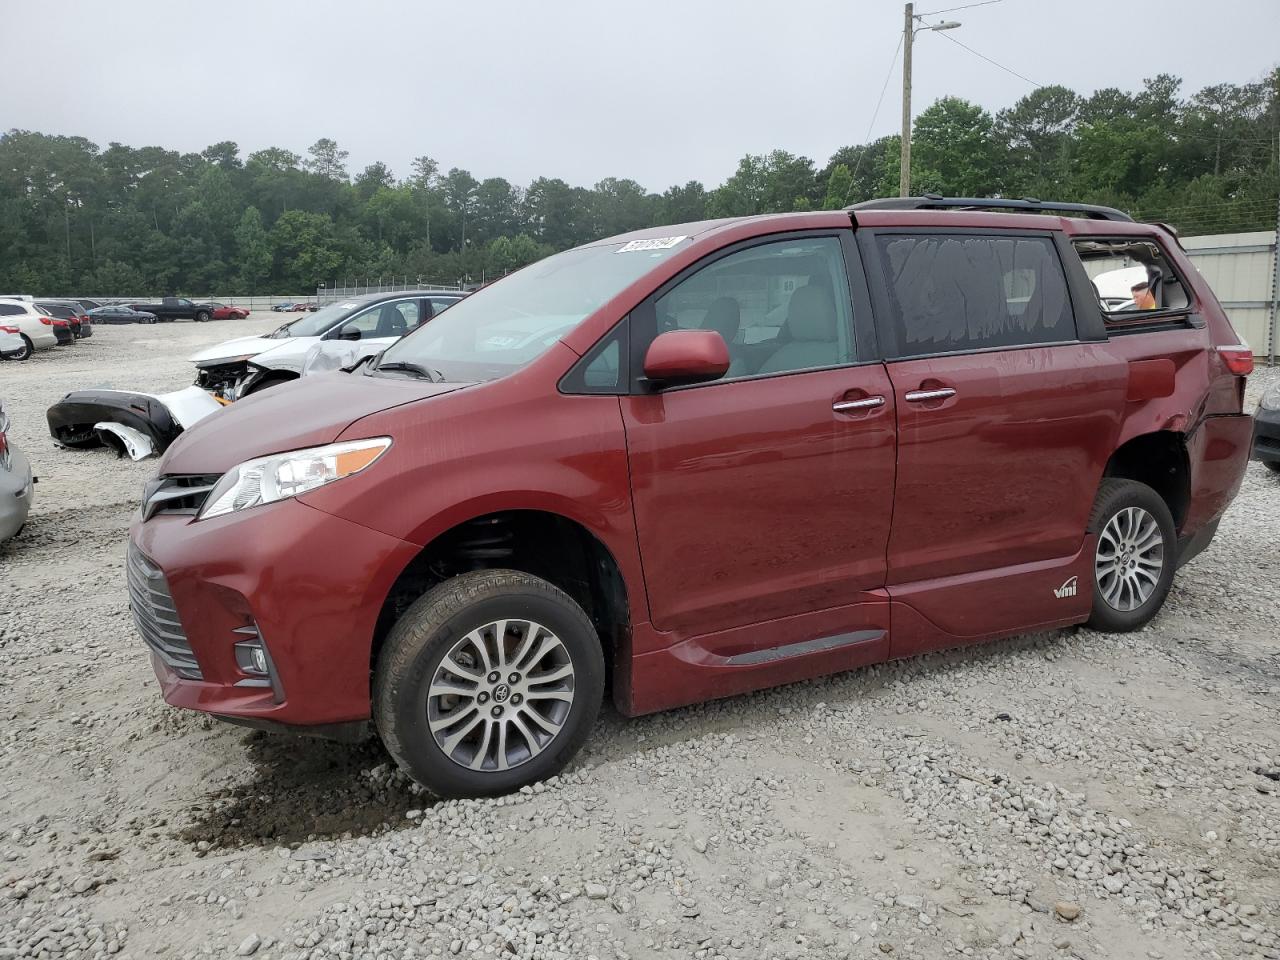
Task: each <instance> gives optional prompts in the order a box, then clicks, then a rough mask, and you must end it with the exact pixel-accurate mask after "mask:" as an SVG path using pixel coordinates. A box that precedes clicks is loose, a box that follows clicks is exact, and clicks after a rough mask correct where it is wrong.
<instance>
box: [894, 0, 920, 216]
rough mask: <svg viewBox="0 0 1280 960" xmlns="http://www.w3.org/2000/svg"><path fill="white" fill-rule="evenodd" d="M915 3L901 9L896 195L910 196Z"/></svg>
mask: <svg viewBox="0 0 1280 960" xmlns="http://www.w3.org/2000/svg"><path fill="white" fill-rule="evenodd" d="M915 19H916V18H915V4H913V3H908V4H907V6H906V9H905V10H904V11H903V26H902V160H901V172H900V173H899V174H898V196H900V197H909V196H911V43H912V41H913V40H915V37H916V29H915Z"/></svg>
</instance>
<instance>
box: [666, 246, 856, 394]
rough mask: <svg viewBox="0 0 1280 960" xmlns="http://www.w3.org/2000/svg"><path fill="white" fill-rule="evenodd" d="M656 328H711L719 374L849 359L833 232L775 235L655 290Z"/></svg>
mask: <svg viewBox="0 0 1280 960" xmlns="http://www.w3.org/2000/svg"><path fill="white" fill-rule="evenodd" d="M655 312H656V315H657V316H656V319H657V328H658V332H659V333H661V332H662V331H664V330H690V329H701V330H714V331H715V332H716V333H718V334H720V336H722V337H723V338H724V340H725V343H726V344H728V347H729V360H730V364H729V372H728V373H727V374H726V375H725V378H724V379H736V378H740V377H754V376H765V375H769V374H775V373H788V372H791V371H795V370H809V369H819V368H822V367H834V366H840V365H841V364H845V363H850V362H852V361H853V360H854V359H855V355H854V345H853V335H852V333H853V311H852V307H851V304H850V301H849V281H848V278H847V276H846V274H845V268H844V256H843V252H842V250H841V246H840V241H839V239H838V238H836V237H815V238H813V239H802V240H780V241H777V242H775V243H765V244H760V245H758V246H753V247H747V248H746V249H744V250H739V251H737V252H736V253H731V254H729V255H728V256H726V257H722V258H721V259H719V260H716V261H714V262H713V263H711V264H709V265H708V266H706V267H703V268H702V269H701V270H699V271H698V272H696V273H694V274H693V275H692V276H690V277H688V278H686V279H685V280H683V281H681V282H680V283H679V284H678V285H676V286H675V287H673V288H672V289H671V290H669V291H668V292H667V293H666V294H664V295H663V296H662V297H660V298H659V299H658V300H657V302H656V304H655Z"/></svg>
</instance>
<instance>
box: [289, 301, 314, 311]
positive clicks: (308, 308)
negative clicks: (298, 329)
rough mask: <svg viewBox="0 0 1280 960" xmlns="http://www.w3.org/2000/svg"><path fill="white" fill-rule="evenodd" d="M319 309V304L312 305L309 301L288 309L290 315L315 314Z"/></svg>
mask: <svg viewBox="0 0 1280 960" xmlns="http://www.w3.org/2000/svg"><path fill="white" fill-rule="evenodd" d="M319 309H320V304H318V303H312V302H310V301H305V300H304V301H303V302H301V303H295V304H294V305H293V306H292V307H290V308H289V310H290V312H292V313H315V312H316V311H317V310H319Z"/></svg>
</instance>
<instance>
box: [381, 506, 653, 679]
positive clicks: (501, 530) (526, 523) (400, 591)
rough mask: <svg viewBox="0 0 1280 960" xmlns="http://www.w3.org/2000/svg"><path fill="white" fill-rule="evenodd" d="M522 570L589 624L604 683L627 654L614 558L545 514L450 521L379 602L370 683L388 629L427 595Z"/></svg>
mask: <svg viewBox="0 0 1280 960" xmlns="http://www.w3.org/2000/svg"><path fill="white" fill-rule="evenodd" d="M483 569H509V570H520V571H522V572H524V573H529V574H532V575H534V576H537V577H541V578H542V579H544V580H546V581H548V582H549V583H552V584H554V585H555V586H557V587H559V588H560V589H561V590H563V591H564V592H565V593H567V594H568V595H569V596H570V597H571V598H572V599H573V600H574V601H575V602H576V603H577V604H578V605H579V606H581V607H582V609H583V610H584V611H585V612H586V614H587V616H588V617H589V618H590V620H591V622H592V624H593V625H594V626H595V628H596V633H597V635H598V636H599V638H600V642H601V644H602V646H603V652H604V658H605V664H606V671H607V674H606V675H607V676H608V677H609V678H610V679H611V678H612V676H613V674H614V672H615V670H616V669H617V668H618V667H619V666H621V665H622V664H623V659H622V658H624V657H627V656H629V654H630V626H631V623H632V617H631V604H632V603H633V602H635V600H636V599H637V598H633V597H632V596H631V595H630V592H629V590H628V586H627V581H626V577H625V576H624V574H623V572H622V567H621V566H620V564H619V563H618V559H617V557H616V556H615V555H614V552H613V551H612V550H610V549H609V547H608V546H607V545H606V544H605V542H604V541H603V540H602V539H601V538H600V537H599V536H598V535H597V534H596V533H594V532H593V531H592V530H590V529H589V528H588V526H587V525H586V524H584V523H582V522H581V521H580V520H578V519H574V518H572V517H570V516H568V515H567V514H566V513H562V512H556V511H553V510H547V509H535V508H517V509H502V510H478V511H476V512H474V513H473V514H472V515H469V516H467V517H466V518H465V519H461V520H457V519H453V520H452V522H451V525H450V526H448V527H447V529H444V530H441V531H440V532H439V533H437V534H436V535H435V536H433V537H432V538H431V539H430V541H429V542H427V543H426V544H425V545H424V546H423V547H422V548H421V550H419V551H418V553H417V555H416V556H414V557H413V558H412V559H411V560H410V561H409V562H408V563H407V564H406V565H405V567H404V569H402V570H401V572H400V574H399V576H397V577H396V579H395V581H394V582H393V583H392V585H391V588H390V589H389V590H388V591H387V593H386V596H385V597H384V598H383V600H382V605H381V608H380V610H379V613H378V618H377V623H376V626H375V627H374V634H373V640H372V643H371V645H370V651H369V666H370V678H371V682H372V676H373V670H374V667H375V665H376V664H377V662H378V656H379V654H380V652H381V650H382V647H383V645H384V643H385V642H386V639H387V636H388V634H389V633H390V632H391V628H392V627H393V626H394V625H395V623H396V621H397V620H399V618H400V617H401V616H402V615H403V613H404V612H405V610H407V609H408V608H409V606H410V605H411V604H412V603H413V602H414V601H415V600H417V599H418V598H419V597H420V596H422V595H423V594H424V593H426V591H428V590H430V589H431V588H432V587H434V586H436V585H437V584H439V583H443V582H444V581H445V580H448V579H449V578H451V577H453V576H456V575H457V574H460V573H465V572H468V571H471V570H483Z"/></svg>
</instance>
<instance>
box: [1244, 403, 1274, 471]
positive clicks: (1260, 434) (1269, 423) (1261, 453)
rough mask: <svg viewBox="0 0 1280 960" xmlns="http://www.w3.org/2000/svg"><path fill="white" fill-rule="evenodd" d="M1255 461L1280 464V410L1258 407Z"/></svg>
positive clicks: (1255, 431)
mask: <svg viewBox="0 0 1280 960" xmlns="http://www.w3.org/2000/svg"><path fill="white" fill-rule="evenodd" d="M1251 455H1252V457H1253V459H1254V460H1262V461H1264V462H1267V463H1280V410H1264V409H1263V408H1262V407H1258V410H1257V412H1256V413H1255V414H1254V415H1253V447H1252V453H1251Z"/></svg>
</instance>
